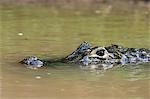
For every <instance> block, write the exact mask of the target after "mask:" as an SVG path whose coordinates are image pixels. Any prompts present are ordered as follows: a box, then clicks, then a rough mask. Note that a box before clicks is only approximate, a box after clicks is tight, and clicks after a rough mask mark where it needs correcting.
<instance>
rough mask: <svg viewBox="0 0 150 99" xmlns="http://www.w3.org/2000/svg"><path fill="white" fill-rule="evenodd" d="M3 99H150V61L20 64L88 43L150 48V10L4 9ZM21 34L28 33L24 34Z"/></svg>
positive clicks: (63, 53)
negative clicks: (103, 65) (97, 66)
mask: <svg viewBox="0 0 150 99" xmlns="http://www.w3.org/2000/svg"><path fill="white" fill-rule="evenodd" d="M0 16H1V21H0V22H1V23H0V24H1V27H0V32H1V35H0V36H1V39H0V44H1V45H0V48H1V59H0V62H1V71H0V74H1V75H0V81H1V87H0V88H1V98H2V99H148V98H149V97H150V94H149V93H150V92H149V91H150V89H149V65H150V64H149V63H146V64H143V65H136V66H135V65H127V66H126V67H118V68H113V69H110V70H107V71H102V72H99V71H96V70H82V69H81V68H80V66H76V65H71V64H69V65H68V64H63V63H54V64H51V65H50V66H47V67H44V68H42V69H38V70H30V69H28V68H25V66H23V65H21V64H18V61H20V60H21V59H23V58H24V57H25V56H30V55H35V56H38V57H40V58H43V59H58V58H62V57H65V56H66V55H68V54H70V53H71V52H72V51H73V50H74V49H76V48H77V46H78V45H79V44H80V43H81V42H83V41H89V42H91V44H93V45H100V46H104V45H109V44H112V43H116V44H120V45H123V46H127V47H137V48H142V47H145V48H150V45H149V43H150V40H149V38H150V32H149V30H148V28H149V27H148V22H149V17H148V16H149V15H148V13H147V9H144V8H143V9H142V8H134V9H132V10H129V11H119V10H112V11H110V12H109V11H101V13H95V12H93V13H92V14H91V12H89V13H88V12H84V11H70V10H66V11H60V10H57V9H50V8H48V7H39V6H37V7H33V6H29V7H25V6H22V7H20V6H19V7H17V6H10V7H7V6H6V7H3V6H2V7H1V9H0ZM18 33H21V34H23V35H18Z"/></svg>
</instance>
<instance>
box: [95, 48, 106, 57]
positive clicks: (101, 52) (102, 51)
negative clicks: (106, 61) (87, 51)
mask: <svg viewBox="0 0 150 99" xmlns="http://www.w3.org/2000/svg"><path fill="white" fill-rule="evenodd" d="M96 54H97V55H99V56H104V54H105V50H104V49H101V50H98V51H97V52H96Z"/></svg>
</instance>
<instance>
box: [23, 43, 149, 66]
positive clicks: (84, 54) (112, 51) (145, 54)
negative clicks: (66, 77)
mask: <svg viewBox="0 0 150 99" xmlns="http://www.w3.org/2000/svg"><path fill="white" fill-rule="evenodd" d="M149 61H150V50H148V49H145V48H126V47H122V46H119V45H110V46H106V47H92V46H91V44H89V43H88V42H83V43H82V44H81V45H80V46H79V47H78V48H77V49H76V50H75V51H74V52H73V53H72V54H70V55H68V56H67V57H65V58H63V59H62V60H61V62H65V63H74V64H80V65H82V66H94V67H96V68H101V67H102V68H103V69H107V68H112V67H113V66H115V65H119V64H120V65H126V64H140V63H146V62H149ZM59 62H60V60H59ZM21 63H22V64H26V65H29V66H31V67H33V68H36V67H41V66H43V65H44V63H46V62H45V61H42V60H40V59H38V58H37V57H28V58H25V59H24V60H23V61H21Z"/></svg>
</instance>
